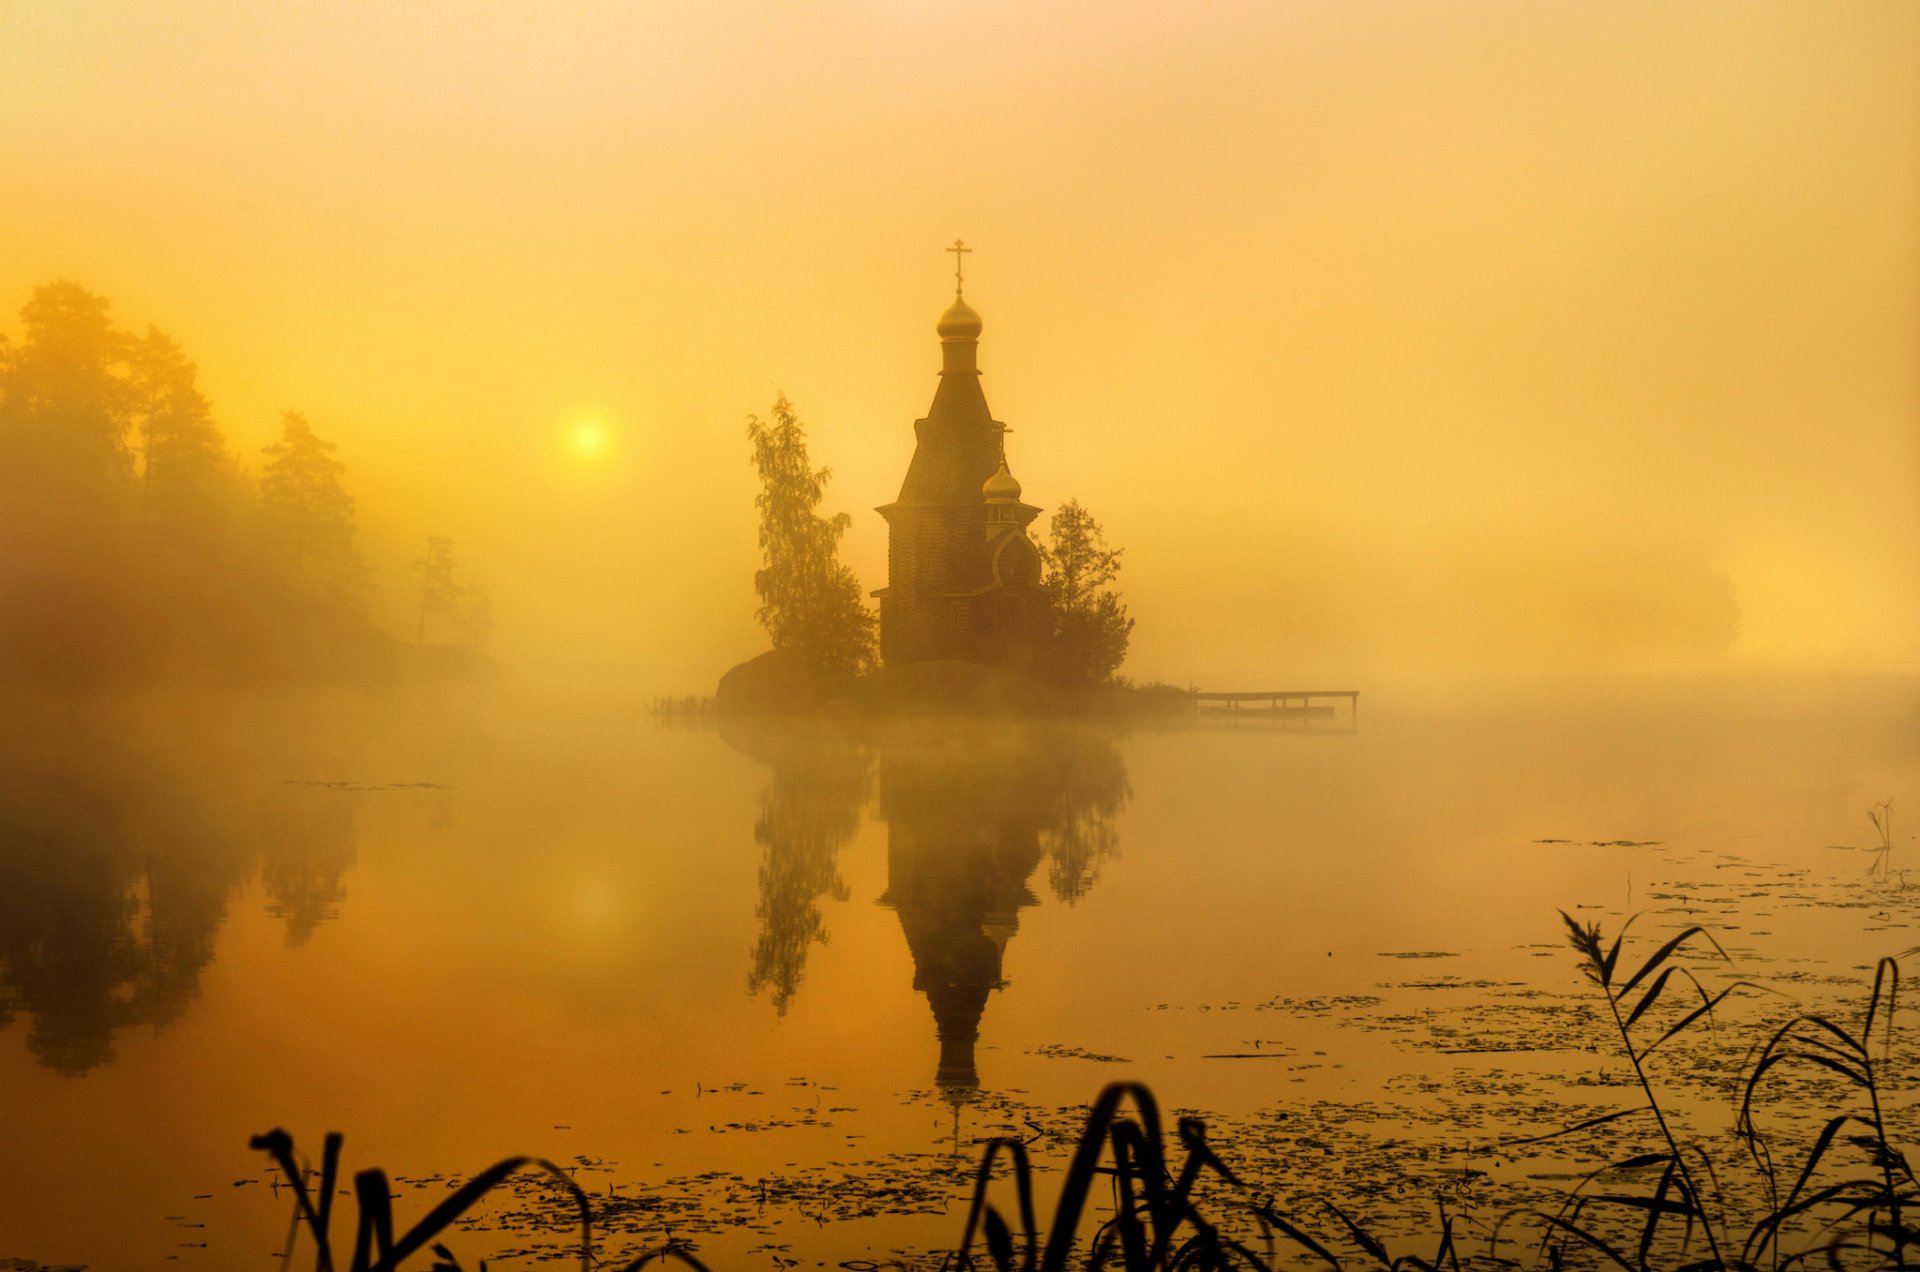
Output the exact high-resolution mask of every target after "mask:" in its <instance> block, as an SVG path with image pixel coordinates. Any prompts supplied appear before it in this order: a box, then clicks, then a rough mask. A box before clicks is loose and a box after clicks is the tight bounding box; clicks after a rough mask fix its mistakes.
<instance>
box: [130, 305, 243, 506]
mask: <svg viewBox="0 0 1920 1272" xmlns="http://www.w3.org/2000/svg"><path fill="white" fill-rule="evenodd" d="M127 368H128V370H127V406H128V421H129V423H130V425H131V427H132V431H133V434H134V436H135V437H136V438H137V449H138V452H139V456H140V521H141V524H142V526H143V527H145V528H148V529H149V530H151V531H153V532H155V533H157V534H158V535H159V536H160V537H162V538H172V537H176V536H177V534H178V533H179V532H180V531H181V530H182V529H183V528H184V525H185V524H186V523H191V522H194V521H199V522H200V523H202V524H204V523H205V521H206V519H207V518H208V517H209V516H210V515H211V514H212V509H213V505H214V502H215V498H216V495H215V492H214V486H215V483H216V482H217V481H218V480H219V478H220V476H221V468H222V459H223V458H224V454H225V443H224V439H222V437H221V436H220V429H219V428H218V426H216V425H215V424H214V422H213V412H212V409H211V408H210V407H209V405H208V403H207V398H206V395H205V394H203V393H202V392H201V391H200V388H199V385H198V384H197V383H196V380H197V378H198V374H199V369H198V368H197V367H195V366H194V364H193V363H191V362H189V361H187V358H186V355H185V354H184V353H182V352H181V350H180V346H179V345H177V344H175V343H174V342H173V340H172V339H170V338H169V337H168V336H167V335H166V334H165V333H164V332H162V331H161V330H160V329H159V328H157V327H152V326H149V327H148V328H147V334H146V335H145V336H142V337H140V338H139V339H138V340H133V341H130V342H129V344H128V351H127Z"/></svg>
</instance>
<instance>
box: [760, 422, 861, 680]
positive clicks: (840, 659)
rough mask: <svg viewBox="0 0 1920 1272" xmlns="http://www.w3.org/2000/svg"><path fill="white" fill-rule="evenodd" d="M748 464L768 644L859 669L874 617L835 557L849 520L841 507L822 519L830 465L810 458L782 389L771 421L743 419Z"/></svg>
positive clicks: (819, 665) (816, 664)
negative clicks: (756, 480) (756, 479)
mask: <svg viewBox="0 0 1920 1272" xmlns="http://www.w3.org/2000/svg"><path fill="white" fill-rule="evenodd" d="M747 439H748V441H750V442H752V443H753V466H754V469H755V471H757V472H758V473H759V475H760V494H759V496H758V497H757V498H755V500H754V506H755V507H756V508H758V509H759V510H760V550H761V553H762V555H763V557H764V559H765V562H766V563H765V565H764V566H763V567H762V568H761V569H760V570H758V571H757V572H756V573H755V574H754V576H753V588H754V591H755V592H756V593H757V594H758V595H759V597H760V608H759V611H758V615H757V616H758V618H759V620H760V623H761V625H762V626H764V627H765V628H766V629H767V633H768V635H770V636H772V637H773V647H774V648H775V649H777V650H785V651H790V652H792V653H793V654H795V655H796V656H798V657H799V658H800V659H801V660H802V661H804V662H805V663H806V664H807V665H808V666H810V667H812V668H814V669H815V670H818V671H823V672H859V671H864V670H866V669H867V668H869V667H871V666H872V665H873V661H874V657H875V654H876V652H877V645H876V641H875V636H874V620H873V615H872V614H871V613H869V612H868V610H867V608H866V607H865V606H864V605H862V604H861V601H860V581H859V580H858V579H856V578H855V577H854V574H853V571H852V570H850V569H848V568H847V567H846V566H844V565H842V564H841V563H840V560H839V555H838V552H839V544H840V536H841V535H842V534H844V533H846V530H847V527H848V526H850V525H852V524H853V521H852V518H850V517H848V516H847V514H846V513H844V512H843V513H838V514H836V515H835V516H833V517H822V516H820V515H819V514H818V513H816V512H815V511H814V509H815V508H817V507H818V506H819V504H820V498H821V496H822V494H823V493H824V492H825V489H826V484H827V482H828V481H829V480H830V479H831V477H832V475H833V474H832V472H831V470H829V469H825V468H822V469H820V470H819V471H817V472H816V471H814V470H813V469H812V468H811V467H809V464H808V460H807V436H806V428H805V426H804V425H802V424H801V423H800V420H799V418H798V417H797V416H795V415H794V413H793V404H792V403H790V402H788V401H787V396H786V394H784V393H783V394H781V395H780V397H779V398H778V399H777V400H776V401H775V402H774V404H773V412H772V419H771V420H769V421H766V422H762V421H761V420H760V419H758V418H757V417H755V416H751V415H749V416H748V417H747Z"/></svg>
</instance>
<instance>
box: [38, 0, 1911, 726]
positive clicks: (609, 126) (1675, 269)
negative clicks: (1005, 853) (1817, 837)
mask: <svg viewBox="0 0 1920 1272" xmlns="http://www.w3.org/2000/svg"><path fill="white" fill-rule="evenodd" d="M0 25H4V27H5V37H4V39H0V151H4V153H6V154H7V155H8V162H7V169H8V181H7V183H6V184H7V194H6V197H5V198H4V199H0V245H4V246H3V247H0V306H3V307H4V309H5V310H6V311H7V313H8V314H9V317H8V318H7V319H6V320H5V321H4V322H0V330H4V331H5V332H6V333H7V335H8V337H9V339H10V341H11V342H12V347H13V348H14V349H16V350H17V349H19V348H21V347H22V342H23V340H24V336H23V328H22V326H21V325H20V324H19V323H18V322H16V321H15V320H14V319H13V318H12V317H11V316H10V315H11V313H12V311H14V310H15V309H17V308H18V306H19V305H21V304H24V303H25V302H26V301H27V300H28V299H29V297H30V296H31V295H32V294H33V291H34V289H35V288H36V287H38V286H41V285H43V284H46V283H50V282H52V281H54V280H57V279H68V280H71V281H73V282H74V283H77V284H79V285H80V286H81V287H84V288H86V289H88V290H90V291H91V292H93V293H96V294H98V295H100V296H102V297H105V298H106V299H107V300H109V301H110V302H111V311H110V313H111V319H112V321H113V322H114V323H115V324H116V326H117V327H118V328H120V329H122V330H125V331H127V332H130V333H134V334H136V335H137V334H139V333H142V332H144V331H146V329H147V327H148V325H149V324H153V325H156V326H158V327H159V328H161V329H163V330H164V331H165V332H166V333H168V335H169V336H171V337H172V338H173V339H174V340H175V341H177V342H178V344H179V346H180V348H181V350H182V351H183V353H184V356H185V357H186V358H188V359H190V360H192V361H193V362H194V363H196V364H197V365H198V368H199V379H198V385H199V388H200V389H201V390H202V391H203V392H204V394H205V396H206V399H207V400H208V402H209V403H210V405H211V416H212V419H213V420H214V421H215V422H216V423H217V425H218V427H219V429H220V431H221V432H222V433H223V434H224V439H225V443H224V445H225V452H226V454H227V455H228V456H229V459H230V467H231V469H232V470H233V477H232V481H233V482H235V483H244V482H246V481H252V480H256V479H257V478H258V477H259V476H260V474H261V473H262V472H263V470H264V468H265V464H266V460H265V459H264V458H263V455H262V448H263V447H265V446H267V445H269V444H270V443H272V442H274V441H275V439H276V438H279V437H280V436H281V427H282V424H281V414H282V412H283V411H287V410H298V411H300V412H303V413H304V415H305V417H306V418H307V419H308V420H310V421H311V425H312V429H313V430H314V432H315V433H316V434H317V435H319V436H320V437H322V438H324V439H326V440H329V441H332V442H333V443H335V444H336V445H337V447H338V449H337V451H336V452H334V457H335V458H337V459H338V460H339V462H340V463H341V464H342V465H343V468H342V481H343V483H344V486H345V488H346V490H347V491H348V492H349V493H350V495H351V497H352V499H353V501H354V516H355V521H356V525H357V535H356V539H355V543H356V548H357V551H358V553H359V556H360V558H361V559H362V560H363V561H364V562H365V564H366V565H367V567H368V579H367V583H368V586H367V588H366V591H365V603H366V612H367V614H368V616H369V619H370V621H371V622H372V623H373V624H374V625H375V626H377V627H380V628H384V629H385V630H387V631H389V632H392V633H395V634H396V635H399V636H402V637H406V636H410V635H413V634H414V632H415V626H416V619H417V618H418V610H419V582H420V580H419V575H418V573H417V572H415V571H413V570H412V569H410V565H409V563H410V562H413V561H414V560H416V559H417V558H419V557H420V556H421V553H422V550H423V545H424V542H425V539H426V537H427V536H428V535H444V536H447V537H448V538H450V539H451V540H452V543H453V551H454V555H455V560H456V561H457V563H458V567H459V570H460V572H461V577H462V578H463V579H469V580H472V581H475V582H480V583H484V585H485V587H486V589H487V591H488V593H489V595H490V597H491V600H492V605H493V610H494V625H493V632H492V639H491V642H490V645H489V650H490V652H491V654H492V655H493V657H494V658H496V659H497V660H498V661H499V662H500V663H502V664H504V665H506V666H508V667H510V668H514V669H517V670H520V671H523V672H527V673H532V674H539V675H542V676H546V677H550V678H561V679H568V680H575V681H585V682H592V683H606V684H616V683H617V684H620V685H622V686H626V687H631V688H632V689H634V690H636V691H638V692H642V693H704V692H709V691H710V690H711V687H712V685H713V682H714V680H715V679H716V678H717V676H718V675H719V674H720V673H721V672H722V671H724V670H725V669H726V668H727V667H728V666H730V665H732V664H733V663H736V662H738V661H740V660H742V659H744V658H747V657H750V656H751V655H753V654H755V653H756V652H758V651H759V650H761V649H763V648H765V646H766V641H765V637H764V635H763V634H762V633H761V632H760V631H759V629H758V628H757V627H756V625H755V622H754V616H753V613H754V605H755V599H754V595H753V590H752V575H753V571H754V569H755V568H756V567H757V566H758V564H759V557H758V551H757V548H756V544H755V537H754V536H755V522H754V514H753V508H752V499H753V494H754V489H755V487H754V482H753V474H752V472H751V471H750V469H749V467H748V464H747V447H746V441H745V437H744V429H743V420H744V418H745V416H746V415H747V414H749V413H754V412H764V411H765V410H766V409H767V407H768V404H769V403H770V402H772V401H773V399H774V397H775V395H776V394H777V393H779V392H782V391H784V392H785V393H786V394H787V395H788V396H789V397H790V398H791V399H792V401H793V403H794V405H795V407H796V409H797V410H798V412H799V414H800V416H801V418H802V419H803V420H804V421H805V423H806V424H807V426H808V432H809V441H810V446H811V458H812V461H813V462H814V463H815V464H816V465H824V466H828V467H830V468H831V469H832V472H833V478H832V481H831V483H830V484H829V486H828V489H827V499H826V505H825V508H824V510H826V511H842V510H844V511H847V512H849V513H850V514H851V515H852V518H853V523H852V528H851V529H850V531H849V532H848V534H847V536H846V539H845V540H844V542H843V544H842V555H843V558H844V559H845V560H846V561H847V562H848V564H850V565H851V566H852V567H853V569H854V570H855V571H856V572H857V573H858V575H859V576H860V579H861V581H862V584H863V586H864V587H866V588H869V589H871V588H877V587H880V586H883V585H884V584H885V582H886V578H885V574H886V527H885V525H884V523H883V522H882V520H881V518H880V517H879V516H877V515H875V514H874V513H873V512H871V511H870V510H871V509H872V508H874V507H875V506H877V505H880V504H883V503H886V502H887V501H889V500H890V499H892V498H893V497H894V495H895V493H896V491H897V490H898V488H899V484H900V480H901V476H902V474H903V473H904V471H905V468H906V463H907V460H908V457H909V455H910V454H911V452H912V448H913V443H914V435H913V427H912V425H913V421H914V420H915V419H916V418H917V417H918V416H920V415H922V414H924V413H925V412H926V410H927V404H928V402H929V401H930V400H931V398H932V394H933V390H934V386H935V382H936V372H937V371H938V369H939V365H940V362H939V348H938V344H937V342H936V339H935V337H934V334H933V330H932V328H933V323H934V321H935V318H936V317H937V315H938V314H939V313H940V311H941V310H942V309H943V308H944V307H945V305H946V304H947V303H948V301H949V300H950V299H951V292H950V290H949V288H950V287H951V285H952V280H951V263H950V259H949V258H948V257H945V256H943V255H942V254H941V251H940V249H941V248H942V246H943V245H945V244H947V243H949V242H951V241H952V240H953V239H954V238H955V237H956V236H964V238H965V239H966V241H967V242H968V244H969V245H971V246H972V247H973V248H974V252H973V254H972V255H971V256H970V257H969V258H968V277H967V297H968V300H969V302H970V303H971V304H973V305H974V306H975V307H976V308H977V309H978V310H979V312H980V314H981V315H982V317H983V319H984V324H985V331H984V334H983V336H982V338H981V350H980V364H981V367H982V368H983V370H984V372H985V376H984V380H983V385H984V388H985V391H986V394H987V400H988V402H989V403H990V404H991V405H992V408H993V411H994V414H995V416H996V417H997V418H999V419H1001V420H1004V421H1005V422H1006V423H1007V424H1008V425H1010V426H1011V429H1012V433H1011V434H1010V436H1009V438H1008V441H1007V448H1008V456H1009V458H1010V461H1011V466H1012V469H1013V471H1014V472H1015V473H1016V474H1017V476H1018V477H1019V479H1020V481H1021V482H1022V483H1023V485H1024V487H1025V498H1026V499H1027V500H1029V501H1030V502H1032V503H1035V504H1038V505H1040V506H1042V507H1044V508H1048V509H1051V508H1053V507H1056V506H1058V505H1059V504H1060V503H1062V502H1064V501H1065V500H1067V499H1070V498H1072V499H1078V500H1080V501H1081V502H1082V503H1084V504H1085V505H1086V506H1087V507H1088V508H1089V509H1090V510H1092V511H1093V512H1094V513H1095V515H1097V516H1098V517H1099V518H1100V520H1101V523H1102V524H1103V525H1104V526H1105V528H1106V531H1107V534H1108V537H1109V539H1110V540H1111V541H1112V542H1113V543H1115V544H1118V545H1120V546H1122V547H1123V548H1124V549H1125V553H1126V555H1125V558H1124V569H1123V571H1122V573H1121V576H1120V580H1119V584H1120V588H1121V590H1122V592H1123V593H1124V595H1125V598H1126V601H1127V604H1128V607H1129V610H1130V612H1131V614H1132V616H1133V617H1134V619H1135V620H1136V623H1137V627H1136V630H1135V633H1134V639H1133V646H1132V651H1131V654H1130V657H1129V659H1128V661H1127V663H1126V665H1125V667H1124V668H1123V673H1124V674H1126V675H1128V676H1130V677H1132V678H1134V679H1136V680H1143V681H1144V680H1166V681H1170V682H1174V683H1177V684H1182V685H1185V684H1198V685H1200V686H1202V687H1206V688H1223V689H1239V688H1269V687H1274V685H1275V684H1276V683H1277V682H1296V683H1298V682H1306V681H1314V682H1324V681H1340V682H1344V683H1346V684H1350V685H1354V686H1358V687H1362V688H1365V689H1368V690H1375V689H1386V690H1389V691H1396V692H1411V691H1413V690H1414V689H1416V688H1431V687H1434V686H1439V685H1449V684H1461V685H1465V684H1471V683H1479V682H1484V681H1487V680H1490V679H1508V680H1525V679H1529V678H1534V677H1553V678H1564V677H1580V678H1592V677H1603V678H1605V677H1615V676H1622V675H1632V676H1644V675H1672V674H1703V673H1704V674H1717V675H1731V674H1739V675H1753V674H1774V673H1793V674H1822V675H1824V674H1833V673H1911V672H1914V671H1916V670H1920V653H1917V652H1916V651H1920V604H1916V603H1915V602H1916V595H1915V591H1916V589H1915V582H1916V579H1920V427H1916V424H1917V422H1920V403H1917V402H1916V395H1917V394H1920V374H1916V373H1917V372H1920V311H1917V310H1916V307H1915V304H1914V297H1915V295H1916V294H1920V292H1917V291H1916V284H1920V69H1916V66H1915V64H1914V61H1913V59H1912V56H1911V50H1912V49H1913V48H1914V47H1915V42H1916V40H1920V13H1916V12H1915V11H1914V10H1913V9H1912V7H1910V6H1907V5H1904V4H1891V3H1890V4H1858V5H1849V6H1847V7H1845V8H1844V9H1833V8H1806V7H1802V6H1793V5H1782V4H1754V3H1740V4H1724V5H1719V4H1716V5H1694V6H1687V7H1685V8H1681V9H1676V8H1673V7H1671V6H1665V5H1657V4H1628V5H1610V6H1606V7H1605V8H1598V7H1573V6H1554V7H1543V6H1538V5H1532V4H1506V5H1476V6H1472V7H1440V6H1424V5H1391V4H1347V5H1337V6H1334V5H1326V6H1319V5H1274V4H1243V5H1225V6H1215V7H1212V8H1210V9H1208V10H1207V11H1206V14H1205V16H1204V17H1201V16H1198V15H1196V14H1194V13H1192V12H1189V11H1185V10H1181V9H1178V8H1165V7H1158V6H1154V7H1149V6H1132V5H1129V6H1116V5H1101V6H1094V5H1060V6H1046V7H1044V8H1037V7H1033V6H1022V5H1011V4H1009V5H970V6H966V7H965V8H963V9H953V8H947V7H943V6H935V5H924V4H901V3H892V4H826V5H804V6H784V7H768V8H753V9H747V10H728V9H713V8H712V7H710V6H696V5H649V6H581V7H575V8H571V9H568V10H567V11H565V12H559V11H546V10H543V11H542V13H541V15H540V16H539V17H538V18H537V19H536V18H535V16H534V15H533V12H532V11H531V10H524V11H517V12H516V11H488V12H476V11H474V10H472V9H471V8H469V7H466V6H454V5H447V4H437V3H426V4H417V5H409V6H404V7H402V8H398V9H394V10H391V11H381V10H358V11H348V10H327V9H299V10H288V9H282V8H278V7H276V8H273V9H261V8H257V7H252V6H235V7H232V8H229V9H225V10H223V9H221V8H220V7H218V6H213V7H204V6H203V7H195V8H193V9H190V10H189V9H182V8H180V7H178V6H154V5H133V4H118V5H116V4H101V5H95V6H88V7H86V8H85V9H76V8H73V7H69V6H58V7H28V6H5V7H0ZM135 471H137V466H136V467H135ZM235 498H236V499H237V500H238V501H239V503H238V504H236V511H235V512H234V517H235V518H236V520H235V521H234V523H233V524H234V526H235V527H236V529H235V531H234V536H233V537H234V539H235V540H236V541H240V542H252V541H253V540H254V539H255V538H256V537H257V536H256V534H255V532H254V530H253V529H251V528H250V527H252V526H253V524H254V523H253V522H251V521H249V520H248V519H247V518H248V517H249V516H250V515H251V514H250V513H248V512H247V511H246V509H245V507H244V506H243V505H244V503H245V497H242V496H235ZM26 515H27V514H26V512H25V510H24V509H23V506H22V505H21V504H19V503H18V502H16V503H15V504H13V505H11V509H10V512H9V513H8V514H7V516H8V518H9V524H7V525H6V526H5V532H6V533H7V534H8V535H9V536H10V538H11V540H12V543H13V547H14V548H16V549H17V548H18V547H19V545H20V544H21V543H23V542H25V541H26V540H27V539H28V538H29V537H31V538H33V539H34V541H35V542H36V543H38V544H40V545H41V546H42V547H45V546H46V544H45V535H44V534H43V530H44V527H45V524H46V523H44V522H42V523H29V522H27V521H25V520H23V519H24V518H25V517H26ZM67 515H69V516H71V517H73V521H72V522H71V523H69V522H62V523H61V524H63V525H66V526H67V532H63V536H62V545H63V546H64V545H66V544H67V543H68V542H69V540H70V534H69V533H68V532H71V533H78V531H77V530H75V529H74V526H75V525H77V524H79V523H80V522H81V521H83V520H84V518H80V517H78V515H77V514H74V513H73V511H72V509H68V514H67ZM84 555H85V554H82V556H84ZM35 559H36V560H39V561H41V562H42V563H43V564H44V563H45V562H46V561H47V560H48V559H49V558H47V557H46V556H45V554H44V553H40V552H39V551H38V549H36V556H35ZM50 559H51V560H52V561H53V562H54V568H53V569H52V570H51V578H50V579H47V580H43V582H46V583H47V585H48V586H51V587H54V588H56V590H57V589H58V587H59V586H60V583H59V580H60V578H61V574H62V571H61V567H60V563H61V562H63V561H67V560H68V559H69V558H67V557H64V556H59V555H55V556H54V557H52V558H50ZM74 559H79V558H74ZM87 559H89V560H92V559H95V558H93V557H89V558H87ZM179 569H180V577H183V578H185V577H193V578H199V577H200V575H199V574H198V573H196V569H195V566H194V565H193V563H192V561H191V558H190V560H189V563H188V564H185V565H182V566H181V567H179ZM138 572H139V573H141V574H142V575H143V576H144V575H145V574H146V573H148V572H146V571H144V570H142V571H138ZM116 577H117V576H116ZM222 577H227V578H228V579H229V582H230V583H232V584H233V586H235V587H240V586H241V584H240V583H237V582H233V580H234V579H238V578H240V577H241V576H240V575H229V576H222ZM194 586H200V584H198V583H196V584H195V585H194ZM208 586H211V585H208ZM243 590H247V591H252V590H253V589H252V588H251V587H250V586H249V587H246V588H243ZM22 595H23V593H21V592H19V591H17V590H16V591H14V592H13V593H12V594H11V595H10V597H9V598H8V599H9V603H11V604H13V605H15V606H18V605H20V604H22V603H23V602H22V599H21V598H22ZM228 604H229V603H228V602H227V601H221V602H219V605H221V606H227V605H228ZM233 604H239V603H238V602H234V603H233ZM249 605H250V606H251V609H249V608H248V606H247V605H243V606H241V607H240V609H241V611H245V612H256V611H258V610H260V609H261V608H262V606H261V605H259V604H258V603H255V602H249ZM265 608H266V609H268V610H271V609H272V607H271V606H266V607H265ZM205 612H207V613H215V612H217V613H220V614H224V615H231V614H232V613H234V612H239V611H235V610H234V609H232V608H225V609H216V610H208V611H205ZM82 626H84V624H82ZM429 643H431V641H429Z"/></svg>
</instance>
